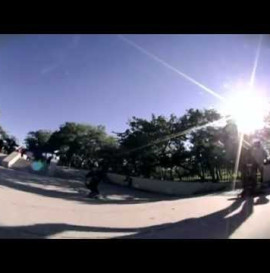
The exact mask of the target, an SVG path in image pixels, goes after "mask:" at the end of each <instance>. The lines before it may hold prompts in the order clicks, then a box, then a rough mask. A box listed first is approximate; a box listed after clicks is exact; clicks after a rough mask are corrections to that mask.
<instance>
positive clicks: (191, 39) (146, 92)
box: [0, 34, 270, 141]
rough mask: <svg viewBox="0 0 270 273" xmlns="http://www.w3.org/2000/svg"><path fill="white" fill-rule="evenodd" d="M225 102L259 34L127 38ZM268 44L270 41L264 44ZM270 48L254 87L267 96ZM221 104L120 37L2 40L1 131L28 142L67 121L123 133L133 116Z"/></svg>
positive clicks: (245, 70)
mask: <svg viewBox="0 0 270 273" xmlns="http://www.w3.org/2000/svg"><path fill="white" fill-rule="evenodd" d="M124 37H126V38H128V39H129V40H132V41H133V42H135V43H136V44H138V45H139V46H141V47H143V48H144V49H145V50H147V51H149V52H151V53H152V54H154V55H156V56H158V57H159V58H161V59H162V60H164V61H165V62H167V63H169V64H170V65H172V66H173V67H175V68H177V69H179V70H181V71H182V72H184V73H186V74H188V75H189V76H191V77H192V78H194V79H196V80H197V81H199V82H200V83H202V84H204V85H206V86H207V87H209V88H211V89H212V90H215V91H216V92H217V93H219V94H221V95H224V94H225V95H226V93H227V92H229V91H231V89H232V88H233V86H234V85H235V84H236V83H237V82H239V81H243V82H245V81H248V80H249V78H250V75H251V71H252V66H253V63H254V58H255V53H256V46H257V44H258V37H259V36H258V35H124ZM266 42H267V40H266ZM269 65H270V47H268V46H267V45H265V44H264V46H263V47H262V50H261V54H260V59H259V63H258V69H257V73H256V82H258V83H259V85H260V86H261V87H263V88H264V89H265V90H269V87H270V80H269ZM219 104H220V102H219V100H218V99H217V98H215V97H213V96H212V95H211V94H208V93H207V92H205V91H204V90H202V89H201V88H199V87H198V86H196V85H194V84H193V83H191V82H189V81H187V80H186V79H184V78H183V77H181V76H179V75H178V74H176V73H175V72H173V71H171V70H169V69H168V68H166V67H165V66H164V65H162V64H161V63H159V62H157V61H156V60H154V59H153V58H151V57H149V56H148V55H146V54H143V53H142V52H141V51H139V50H138V49H136V48H134V47H133V46H131V45H130V44H128V43H127V42H125V41H124V40H122V39H120V38H119V37H118V36H117V35H77V34H76V35H44V34H43V35H0V111H1V113H0V124H1V126H2V127H4V129H6V130H7V131H8V132H9V133H10V134H12V135H14V136H16V137H17V138H19V140H20V141H22V140H23V139H24V137H25V136H26V134H27V132H29V131H31V130H38V129H51V130H55V129H57V128H58V127H59V125H60V124H63V123H64V122H66V121H75V122H84V123H90V124H93V125H98V124H102V125H104V126H105V127H106V129H107V132H108V133H112V131H118V132H119V131H123V130H125V129H126V128H127V121H128V119H129V118H131V117H132V116H137V117H144V118H149V117H150V116H151V114H152V113H154V114H163V115H169V114H171V113H174V114H176V115H181V114H183V113H184V111H185V110H186V109H188V108H191V107H193V108H209V107H219Z"/></svg>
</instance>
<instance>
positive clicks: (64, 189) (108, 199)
mask: <svg viewBox="0 0 270 273" xmlns="http://www.w3.org/2000/svg"><path fill="white" fill-rule="evenodd" d="M0 186H4V187H8V188H11V189H15V190H20V191H24V192H28V193H33V194H39V195H42V196H45V197H52V198H60V199H65V200H72V201H78V202H83V203H88V204H139V203H148V202H158V201H163V200H176V199H179V198H177V197H170V196H166V195H161V194H154V193H147V192H142V191H139V190H136V189H129V188H127V187H124V186H120V185H112V184H107V183H106V184H105V183H101V185H100V189H101V193H102V196H103V197H102V199H89V198H87V197H86V194H87V190H86V189H85V187H84V185H83V182H81V181H76V180H64V179H60V178H54V177H44V176H38V175H32V174H28V173H25V172H20V171H14V170H10V169H5V168H1V171H0ZM49 187H51V188H49ZM52 187H53V189H52Z"/></svg>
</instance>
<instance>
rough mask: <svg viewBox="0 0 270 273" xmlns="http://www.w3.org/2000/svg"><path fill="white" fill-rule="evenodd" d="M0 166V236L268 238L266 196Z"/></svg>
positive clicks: (269, 211)
mask: <svg viewBox="0 0 270 273" xmlns="http://www.w3.org/2000/svg"><path fill="white" fill-rule="evenodd" d="M100 190H101V193H102V197H101V199H99V200H90V199H88V198H87V197H86V194H87V191H86V190H85V188H84V186H83V183H82V182H80V181H77V180H66V179H60V178H52V177H44V176H38V175H34V174H30V173H25V172H20V171H15V170H11V169H5V168H2V167H0V238H146V239H148V238H172V239H177V238H189V239H190V238H270V217H268V215H269V213H270V204H269V198H270V193H268V194H265V195H262V196H260V197H256V198H249V199H247V200H239V199H236V198H235V196H236V192H226V193H217V194H210V195H206V196H200V197H192V198H185V199H179V198H172V197H168V196H165V195H159V194H152V193H146V192H141V191H138V190H132V189H128V188H125V187H121V186H116V185H111V184H101V186H100Z"/></svg>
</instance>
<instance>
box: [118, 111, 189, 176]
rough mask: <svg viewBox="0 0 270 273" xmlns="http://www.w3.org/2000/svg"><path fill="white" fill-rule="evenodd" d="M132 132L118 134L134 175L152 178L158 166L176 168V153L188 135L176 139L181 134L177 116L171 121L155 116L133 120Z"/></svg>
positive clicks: (170, 119) (172, 117) (131, 124)
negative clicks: (174, 165) (174, 166)
mask: <svg viewBox="0 0 270 273" xmlns="http://www.w3.org/2000/svg"><path fill="white" fill-rule="evenodd" d="M129 127H130V128H129V129H127V130H126V131H125V132H124V133H118V134H117V136H118V138H119V143H120V149H121V151H122V154H123V158H125V159H126V160H127V161H128V162H129V164H131V165H132V166H133V170H134V173H136V174H139V175H143V176H145V177H150V176H151V175H153V174H154V173H155V169H156V168H157V167H163V168H165V169H169V168H170V169H172V167H173V166H172V152H173V151H174V150H177V149H179V147H183V145H184V144H183V140H184V139H185V136H184V135H183V136H175V135H176V134H177V133H178V132H179V124H178V119H177V118H176V116H174V115H171V116H170V118H169V119H166V118H165V117H164V116H155V115H152V119H151V120H150V121H147V120H145V119H141V118H136V117H133V118H132V119H131V120H130V121H129Z"/></svg>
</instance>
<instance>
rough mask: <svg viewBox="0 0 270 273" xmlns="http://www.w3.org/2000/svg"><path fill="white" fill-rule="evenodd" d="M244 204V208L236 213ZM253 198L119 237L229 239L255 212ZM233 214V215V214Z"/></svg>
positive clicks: (239, 200)
mask: <svg viewBox="0 0 270 273" xmlns="http://www.w3.org/2000/svg"><path fill="white" fill-rule="evenodd" d="M242 204H243V206H242V209H241V210H240V211H239V212H238V213H235V211H236V210H237V209H239V208H240V206H241V205H242ZM253 205H254V200H253V198H248V199H246V200H241V199H237V200H235V201H234V202H233V203H232V204H231V205H230V206H229V207H228V208H225V209H223V210H220V211H217V212H214V213H212V214H209V215H206V216H203V217H199V218H190V219H185V220H182V221H179V222H177V223H172V224H164V225H160V226H155V227H152V228H150V229H149V230H143V231H141V232H139V233H137V234H135V235H128V236H122V237H119V238H130V239H135V238H140V239H154V238H155V239H157V238H164V239H227V238H229V237H230V235H231V234H233V232H234V231H235V230H236V229H237V228H238V227H240V226H241V224H243V223H244V222H245V221H246V220H247V219H248V218H249V216H250V215H251V214H252V213H253ZM231 214H232V215H231Z"/></svg>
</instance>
